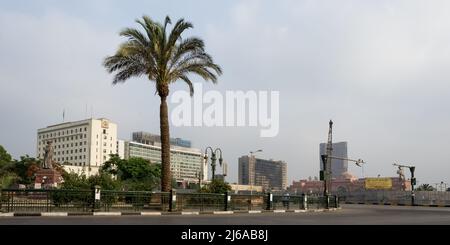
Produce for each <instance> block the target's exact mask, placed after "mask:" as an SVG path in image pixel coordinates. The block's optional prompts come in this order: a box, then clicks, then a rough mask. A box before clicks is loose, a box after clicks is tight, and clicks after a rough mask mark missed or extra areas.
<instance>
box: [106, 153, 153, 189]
mask: <svg viewBox="0 0 450 245" xmlns="http://www.w3.org/2000/svg"><path fill="white" fill-rule="evenodd" d="M101 172H106V173H109V174H112V175H115V176H117V179H118V180H120V181H121V183H122V185H123V189H125V190H140V191H143V190H153V189H155V188H158V186H159V179H160V178H161V166H160V165H159V164H151V163H150V162H149V161H147V160H145V159H143V158H138V157H132V158H130V159H128V160H124V159H120V158H119V156H118V155H111V157H110V159H109V160H108V161H107V162H105V163H104V165H103V166H102V168H101Z"/></svg>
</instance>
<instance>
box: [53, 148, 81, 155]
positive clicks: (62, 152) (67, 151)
mask: <svg viewBox="0 0 450 245" xmlns="http://www.w3.org/2000/svg"><path fill="white" fill-rule="evenodd" d="M81 152H86V148H84V149H83V148H80V149H75V150H70V154H73V153H81ZM65 153H66V154H69V150H66V152H65ZM56 155H64V151H57V152H56Z"/></svg>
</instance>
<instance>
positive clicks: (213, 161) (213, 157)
mask: <svg viewBox="0 0 450 245" xmlns="http://www.w3.org/2000/svg"><path fill="white" fill-rule="evenodd" d="M208 149H210V151H211V172H212V180H214V179H215V177H216V176H215V175H216V160H217V157H216V155H217V154H218V152H219V153H220V155H219V165H220V166H222V162H223V158H222V149H220V148H216V149H215V150H213V148H211V147H210V146H208V147H206V150H205V160H206V161H208Z"/></svg>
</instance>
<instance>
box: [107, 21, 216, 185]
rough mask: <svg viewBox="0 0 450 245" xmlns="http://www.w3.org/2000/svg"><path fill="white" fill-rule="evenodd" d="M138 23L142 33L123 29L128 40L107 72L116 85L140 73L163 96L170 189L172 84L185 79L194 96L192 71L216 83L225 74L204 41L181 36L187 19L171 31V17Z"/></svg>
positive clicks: (164, 180) (164, 178)
mask: <svg viewBox="0 0 450 245" xmlns="http://www.w3.org/2000/svg"><path fill="white" fill-rule="evenodd" d="M136 22H137V23H138V24H139V25H140V26H141V27H142V29H143V32H142V31H140V30H138V29H134V28H125V29H124V30H122V31H121V32H120V35H121V36H123V37H125V38H127V41H125V42H123V43H122V44H121V45H120V47H119V48H118V50H117V52H116V54H115V55H112V56H109V57H107V58H106V59H105V61H104V66H105V67H106V69H107V71H108V72H110V73H115V76H114V80H113V84H117V83H122V82H125V81H126V80H128V79H129V78H132V77H141V76H145V77H147V78H148V79H149V80H150V81H153V82H155V88H156V92H157V93H158V95H159V96H160V98H161V104H160V130H161V159H162V167H161V169H162V173H161V188H162V190H163V191H169V190H170V187H171V178H172V176H171V169H170V142H169V122H168V120H169V119H168V108H167V102H166V98H167V96H169V85H170V84H172V83H174V82H176V81H183V82H185V83H186V84H187V85H188V87H189V91H190V94H191V95H192V94H193V93H194V86H193V84H192V81H191V80H190V78H189V75H190V74H196V75H198V76H200V77H201V78H203V79H204V80H206V81H212V82H213V83H216V82H217V75H220V74H222V70H221V68H220V67H219V66H218V65H217V64H215V63H214V62H213V59H212V57H211V56H210V55H209V54H208V53H206V51H205V47H204V46H205V45H204V42H203V40H201V39H199V38H196V37H191V38H186V39H183V38H182V33H183V32H184V31H186V30H188V29H190V28H192V27H193V25H192V24H191V23H189V22H186V21H185V20H184V19H180V20H178V21H177V22H176V23H175V25H174V27H173V28H172V30H171V31H170V32H169V31H167V26H168V25H169V24H171V20H170V18H169V17H168V16H167V17H166V19H165V21H164V23H163V24H161V23H159V22H155V21H153V20H152V19H151V18H150V17H148V16H143V17H142V19H141V20H136Z"/></svg>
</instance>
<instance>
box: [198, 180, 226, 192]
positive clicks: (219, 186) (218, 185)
mask: <svg viewBox="0 0 450 245" xmlns="http://www.w3.org/2000/svg"><path fill="white" fill-rule="evenodd" d="M228 191H231V186H230V185H229V184H228V183H226V182H224V181H223V180H218V179H215V180H212V181H211V182H210V183H209V184H206V185H205V186H203V187H202V189H201V190H200V192H203V193H222V194H223V193H225V192H228Z"/></svg>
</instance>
